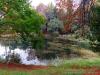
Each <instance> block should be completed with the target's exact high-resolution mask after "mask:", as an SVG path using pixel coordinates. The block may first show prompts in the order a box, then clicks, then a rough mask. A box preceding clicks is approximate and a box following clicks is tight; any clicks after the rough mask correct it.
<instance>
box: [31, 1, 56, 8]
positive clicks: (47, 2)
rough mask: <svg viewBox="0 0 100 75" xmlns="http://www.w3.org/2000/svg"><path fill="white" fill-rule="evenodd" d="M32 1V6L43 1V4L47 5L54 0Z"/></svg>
mask: <svg viewBox="0 0 100 75" xmlns="http://www.w3.org/2000/svg"><path fill="white" fill-rule="evenodd" d="M31 1H32V3H31V4H32V6H35V7H36V6H37V5H38V4H40V3H43V4H45V5H48V4H49V3H51V2H52V3H53V4H54V5H55V0H31Z"/></svg>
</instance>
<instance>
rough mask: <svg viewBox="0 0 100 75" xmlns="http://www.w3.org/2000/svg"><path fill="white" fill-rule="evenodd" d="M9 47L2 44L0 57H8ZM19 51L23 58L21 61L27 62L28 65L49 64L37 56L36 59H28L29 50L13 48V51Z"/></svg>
mask: <svg viewBox="0 0 100 75" xmlns="http://www.w3.org/2000/svg"><path fill="white" fill-rule="evenodd" d="M9 51H10V50H9V47H4V46H2V45H0V57H1V58H3V59H5V57H6V53H9ZM13 52H14V53H17V54H19V56H20V58H21V62H22V64H26V65H30V64H31V65H32V64H33V65H47V62H46V61H44V60H42V61H40V60H39V59H38V58H37V56H35V58H34V59H32V60H27V57H28V50H22V49H19V48H16V49H14V50H11V53H13Z"/></svg>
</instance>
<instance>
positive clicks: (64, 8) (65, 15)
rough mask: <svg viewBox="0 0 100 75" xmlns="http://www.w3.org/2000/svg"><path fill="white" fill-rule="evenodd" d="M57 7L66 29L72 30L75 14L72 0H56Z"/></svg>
mask: <svg viewBox="0 0 100 75" xmlns="http://www.w3.org/2000/svg"><path fill="white" fill-rule="evenodd" d="M56 8H57V13H58V17H59V18H60V19H61V20H62V21H63V23H64V28H65V31H66V32H68V31H71V23H72V16H73V1H72V0H56Z"/></svg>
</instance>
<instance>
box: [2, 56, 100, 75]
mask: <svg viewBox="0 0 100 75" xmlns="http://www.w3.org/2000/svg"><path fill="white" fill-rule="evenodd" d="M97 71H98V72H97ZM95 72H97V73H98V74H97V73H95ZM86 73H89V75H100V59H99V58H91V59H71V60H63V64H61V65H60V66H56V67H55V66H54V67H49V68H48V69H40V70H14V69H13V70H12V69H0V75H86Z"/></svg>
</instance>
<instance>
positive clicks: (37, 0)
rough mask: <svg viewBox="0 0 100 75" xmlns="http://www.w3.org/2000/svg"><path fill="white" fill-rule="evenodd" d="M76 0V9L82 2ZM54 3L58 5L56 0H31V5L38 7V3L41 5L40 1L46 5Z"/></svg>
mask: <svg viewBox="0 0 100 75" xmlns="http://www.w3.org/2000/svg"><path fill="white" fill-rule="evenodd" d="M73 1H74V5H76V7H75V9H76V8H77V7H78V4H79V3H80V2H81V0H73ZM51 2H52V3H53V4H54V5H56V3H55V2H56V0H31V5H32V6H34V7H36V6H37V5H39V4H40V3H43V4H45V5H48V4H49V3H51Z"/></svg>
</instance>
